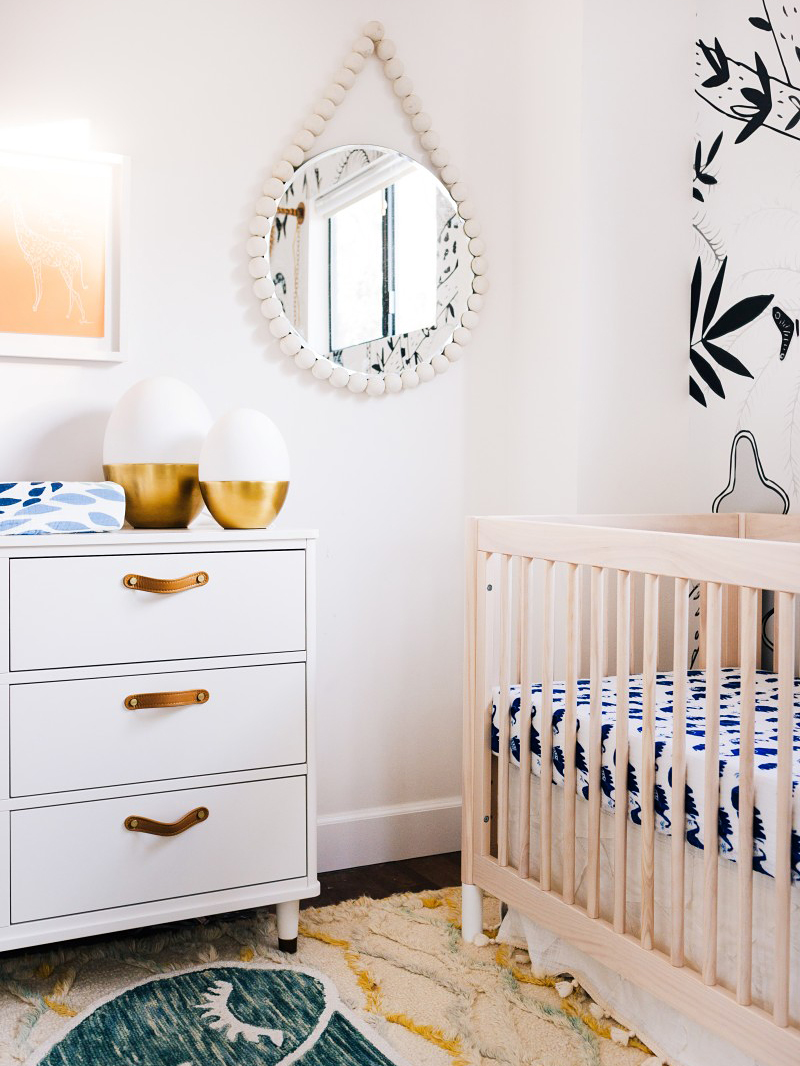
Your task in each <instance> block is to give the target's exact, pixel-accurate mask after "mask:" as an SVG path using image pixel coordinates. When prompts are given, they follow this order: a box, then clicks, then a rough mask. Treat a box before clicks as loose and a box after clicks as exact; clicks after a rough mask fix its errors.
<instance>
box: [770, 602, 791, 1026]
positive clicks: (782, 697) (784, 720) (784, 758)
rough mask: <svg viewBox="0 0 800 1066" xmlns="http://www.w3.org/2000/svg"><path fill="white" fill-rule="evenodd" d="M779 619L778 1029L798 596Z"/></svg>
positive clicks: (783, 1012)
mask: <svg viewBox="0 0 800 1066" xmlns="http://www.w3.org/2000/svg"><path fill="white" fill-rule="evenodd" d="M775 598H776V600H777V604H776V615H777V619H778V643H777V644H776V647H777V649H778V664H779V665H778V776H777V785H776V790H775V805H776V815H775V846H776V853H775V984H774V988H775V997H774V1002H773V1005H772V1016H773V1018H774V1020H775V1024H776V1025H780V1026H786V1025H788V1024H789V960H790V944H791V888H792V882H791V869H792V867H791V854H792V733H793V726H794V645H795V617H794V616H795V609H794V601H795V598H794V596H793V595H792V594H791V593H789V592H776V593H775Z"/></svg>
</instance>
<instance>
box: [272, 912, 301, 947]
mask: <svg viewBox="0 0 800 1066" xmlns="http://www.w3.org/2000/svg"><path fill="white" fill-rule="evenodd" d="M275 909H276V910H277V912H278V947H279V949H280V950H281V951H286V952H288V953H289V954H290V955H294V953H295V952H296V951H297V926H298V923H299V921H300V900H298V899H290V900H287V901H286V902H285V903H278V904H276V907H275Z"/></svg>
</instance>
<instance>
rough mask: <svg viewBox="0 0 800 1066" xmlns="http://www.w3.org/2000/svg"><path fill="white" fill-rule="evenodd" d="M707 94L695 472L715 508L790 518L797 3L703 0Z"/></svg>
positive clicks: (701, 74)
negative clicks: (766, 513) (773, 513)
mask: <svg viewBox="0 0 800 1066" xmlns="http://www.w3.org/2000/svg"><path fill="white" fill-rule="evenodd" d="M694 88H695V93H696V101H697V120H696V131H695V143H694V158H693V180H692V195H693V203H694V217H693V220H692V226H693V239H694V254H693V269H692V285H691V321H690V344H689V364H690V365H689V394H690V396H691V400H692V403H691V409H692V412H691V434H692V440H693V444H694V448H693V453H694V455H695V457H696V470H695V474H694V479H693V480H694V484H695V485H696V486H697V488H698V492H700V493H702V498H704V500H705V504H704V506H706V507H711V508H712V509H713V510H714V511H732V510H736V511H742V510H752V511H769V512H775V513H786V512H787V511H788V510H789V508H790V507H791V506H792V505H794V507H795V508H796V507H798V505H800V322H799V321H798V319H800V14H798V7H797V6H794V5H792V4H784V3H781V2H780V0H698V10H697V41H696V44H695V70H694ZM712 501H713V503H712ZM698 504H700V500H698ZM701 506H702V504H701Z"/></svg>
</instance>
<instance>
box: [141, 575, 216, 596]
mask: <svg viewBox="0 0 800 1066" xmlns="http://www.w3.org/2000/svg"><path fill="white" fill-rule="evenodd" d="M122 584H123V585H124V586H125V588H126V589H132V590H133V591H134V592H160V593H165V592H185V591H186V590H187V589H196V588H200V587H202V586H203V585H207V584H208V574H207V573H206V572H205V570H198V571H197V572H196V573H194V574H187V575H186V577H144V576H143V575H142V574H126V575H125V577H123V579H122Z"/></svg>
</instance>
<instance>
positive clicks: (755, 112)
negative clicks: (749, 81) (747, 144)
mask: <svg viewBox="0 0 800 1066" xmlns="http://www.w3.org/2000/svg"><path fill="white" fill-rule="evenodd" d="M756 74H757V76H758V80H759V83H760V85H761V89H760V90H759V89H751V88H749V87H748V88H745V89H742V96H743V97H744V99H745V100H747V101H748V102H749V103H750V104H751V105H752V107H742V106H741V105H738V106H736V107H732V108H731V111H732V112H733V113H734V115H737V116H738V117H739V118H744V117H746V116H747V115H751V118H750V120H749V121H748V122H747V123H746V125H745V126H744V128H743V129H742V130H741V132H740V133H739V136H738V137H737V138H736V142H735V143H736V144H741V143H742V142H743V141H746V140H747V138H748V137H752V136H753V134H754V133H755V132H756V130H757V129H759V127H760V126H763V125H764V123H765V122H766V120H767V118H768V116H769V113H770V111H771V110H772V87H771V85H770V80H769V71H768V70H767V68H766V67H765V66H764V60H763V59H762V58H761V56H760V55H759V54H758V52H756Z"/></svg>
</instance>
